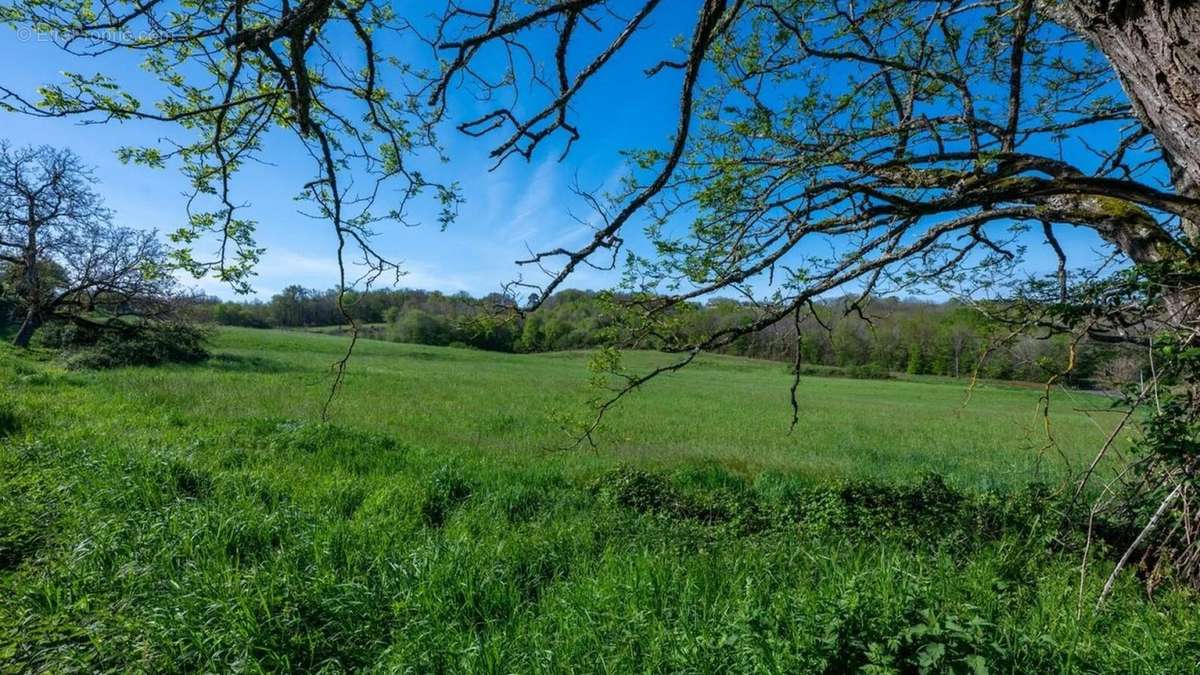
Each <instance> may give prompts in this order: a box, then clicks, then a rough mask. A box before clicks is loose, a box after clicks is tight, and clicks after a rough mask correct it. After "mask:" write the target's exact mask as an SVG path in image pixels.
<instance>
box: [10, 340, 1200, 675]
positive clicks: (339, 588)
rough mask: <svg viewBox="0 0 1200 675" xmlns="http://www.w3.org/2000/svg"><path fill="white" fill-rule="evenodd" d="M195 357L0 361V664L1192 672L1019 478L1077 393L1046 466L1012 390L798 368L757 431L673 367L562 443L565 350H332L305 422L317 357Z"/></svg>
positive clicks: (1091, 437) (705, 378) (1081, 445)
mask: <svg viewBox="0 0 1200 675" xmlns="http://www.w3.org/2000/svg"><path fill="white" fill-rule="evenodd" d="M215 342H216V344H215V354H214V357H213V358H212V359H211V360H210V361H209V362H208V363H205V364H200V365H195V366H171V367H163V368H153V369H121V370H112V371H103V372H65V371H62V370H61V369H59V368H58V367H56V366H55V365H54V362H53V361H52V360H49V356H48V355H42V357H43V358H41V359H40V360H39V359H37V358H31V357H30V356H28V355H23V354H22V355H19V354H17V353H16V352H14V351H12V350H6V351H3V352H0V361H2V363H0V381H2V382H3V384H4V391H5V394H4V398H3V399H0V404H2V407H0V444H2V449H0V672H8V671H12V672H28V671H44V672H63V671H67V670H112V671H130V670H134V671H152V672H161V671H192V670H217V671H223V670H248V671H279V670H302V671H313V670H324V671H327V672H339V671H344V670H355V669H370V670H375V671H379V672H417V673H426V672H505V673H511V672H563V671H584V672H595V671H600V672H614V673H624V672H630V671H640V672H646V671H652V672H856V671H860V670H866V671H868V672H879V673H882V672H984V670H987V671H989V672H993V673H995V672H1022V673H1024V672H1145V673H1161V672H1194V671H1196V670H1197V669H1200V619H1197V617H1196V614H1195V611H1194V602H1195V598H1194V597H1193V596H1192V594H1191V593H1190V592H1188V591H1186V590H1181V589H1175V588H1173V587H1171V585H1170V584H1169V583H1168V584H1167V585H1166V586H1165V587H1164V589H1162V590H1160V592H1159V593H1158V594H1157V595H1156V596H1155V598H1154V599H1153V601H1150V600H1147V599H1146V598H1145V597H1144V593H1143V592H1142V591H1141V587H1140V585H1139V583H1138V582H1137V579H1136V578H1134V577H1133V576H1132V575H1128V576H1127V577H1125V578H1123V579H1122V580H1121V583H1119V584H1118V587H1117V592H1116V593H1115V595H1114V597H1113V598H1112V600H1111V601H1110V603H1109V604H1108V605H1106V608H1105V609H1104V610H1103V611H1101V612H1099V613H1094V612H1093V611H1092V609H1091V605H1092V603H1094V601H1095V597H1096V595H1097V593H1098V592H1099V588H1100V586H1101V585H1102V584H1103V581H1104V578H1105V577H1106V575H1107V573H1108V571H1109V570H1110V569H1111V565H1112V551H1111V550H1110V549H1111V547H1109V546H1107V545H1106V540H1104V539H1100V540H1099V541H1097V542H1096V544H1095V545H1094V546H1093V555H1092V557H1091V559H1090V560H1089V562H1088V563H1087V564H1086V565H1085V566H1083V567H1082V569H1081V567H1080V561H1081V556H1080V550H1081V545H1080V544H1081V538H1082V533H1080V532H1077V531H1068V532H1067V533H1066V534H1065V535H1064V534H1061V533H1060V531H1059V527H1058V526H1059V520H1058V519H1057V518H1056V517H1055V516H1054V513H1055V511H1054V508H1055V506H1056V505H1057V504H1059V502H1058V501H1056V500H1057V498H1056V497H1055V496H1053V495H1052V494H1048V492H1047V490H1045V489H1043V488H1040V487H1038V486H1037V485H1032V484H1033V483H1035V482H1036V483H1045V484H1047V485H1050V486H1054V485H1057V483H1058V481H1059V480H1060V479H1061V477H1062V472H1063V470H1064V469H1063V466H1064V458H1066V459H1067V460H1069V461H1070V462H1072V463H1073V465H1075V466H1078V464H1079V462H1081V461H1082V460H1084V459H1085V458H1088V457H1090V455H1091V453H1092V452H1094V451H1095V449H1096V448H1097V447H1098V446H1099V444H1100V443H1102V442H1103V439H1104V437H1105V435H1106V433H1107V432H1108V430H1109V428H1110V426H1111V425H1112V424H1113V423H1114V422H1115V419H1116V418H1115V417H1114V416H1113V413H1109V412H1104V411H1103V408H1104V406H1105V403H1106V401H1105V399H1103V398H1102V397H1099V396H1096V395H1088V394H1079V393H1075V394H1070V393H1067V392H1063V391H1058V392H1056V393H1055V395H1054V398H1053V402H1052V406H1051V416H1050V421H1051V432H1052V434H1053V437H1054V439H1055V441H1056V444H1055V445H1054V446H1053V447H1052V448H1049V449H1047V436H1046V430H1045V427H1044V422H1043V419H1042V418H1041V416H1040V415H1039V413H1038V406H1037V400H1038V396H1039V393H1040V392H1039V391H1038V390H1037V389H1033V388H1024V387H1016V386H1006V387H1002V386H990V385H985V386H981V387H979V388H978V389H977V390H976V391H975V392H974V394H973V396H972V398H971V401H970V402H969V404H968V405H966V406H965V407H964V406H963V405H962V404H963V398H964V394H965V389H964V385H963V383H945V382H916V381H856V380H843V379H833V378H828V379H825V378H806V379H804V380H803V381H802V383H801V386H800V389H799V394H800V405H801V409H802V415H801V421H800V424H799V425H798V427H797V428H796V430H795V431H794V432H793V433H791V434H789V433H788V422H789V417H790V406H789V403H788V399H787V387H788V385H789V376H788V374H787V370H786V368H785V367H784V366H783V365H781V364H771V363H762V362H753V361H747V360H742V359H734V358H722V357H706V358H704V359H703V360H702V361H701V362H700V363H698V364H696V365H695V366H694V367H691V368H689V369H687V370H685V371H683V372H681V373H678V374H676V375H672V376H669V377H666V378H663V379H662V380H660V381H658V382H656V383H654V384H652V385H650V386H648V387H647V388H645V389H644V390H643V391H641V392H639V393H638V394H637V395H636V396H634V397H632V398H630V399H628V400H627V402H626V403H625V404H624V405H622V406H621V407H620V408H618V409H617V410H616V411H615V412H614V413H613V414H612V416H611V418H609V420H608V423H607V424H606V425H605V427H604V429H603V432H602V433H601V434H600V435H599V436H598V441H599V445H598V447H597V448H595V449H594V450H593V449H575V450H568V449H564V448H566V447H567V446H569V445H570V442H571V438H570V437H569V436H568V435H567V434H565V433H564V432H563V431H562V429H561V428H560V423H559V421H558V420H559V419H560V418H561V417H562V416H563V415H567V416H571V415H580V414H583V413H584V412H585V408H584V401H585V400H586V398H587V397H588V396H589V395H590V394H591V392H589V390H588V388H587V386H586V385H587V380H588V372H587V369H586V367H585V363H586V355H583V354H546V355H528V356H524V355H522V356H517V355H503V354H494V353H484V352H475V351H467V350H457V349H442V348H431V347H418V346H409V345H398V344H391V343H384V342H363V343H360V348H359V350H358V351H357V353H356V355H355V357H354V360H353V362H352V366H351V372H350V374H349V376H348V377H347V380H346V384H345V388H344V390H343V391H342V392H341V394H340V395H339V397H338V398H337V401H336V406H335V410H334V415H333V420H332V424H330V425H321V424H318V423H316V420H317V419H318V417H319V410H320V406H321V403H322V401H323V398H324V394H325V392H326V389H327V387H328V386H329V378H328V374H327V372H328V366H329V364H330V362H331V361H332V360H333V359H334V358H336V356H337V355H338V354H339V353H340V351H341V350H342V349H343V348H344V344H345V342H344V340H342V339H339V338H335V337H329V336H321V335H312V334H302V333H283V332H272V331H253V330H223V331H221V332H220V333H219V334H218V336H217V338H216V341H215ZM626 358H627V362H628V365H630V366H631V367H647V366H649V365H651V364H653V363H656V362H660V360H661V359H662V358H664V357H662V356H661V355H655V354H643V353H634V354H629V355H627V357H626ZM1129 442H1130V439H1123V440H1122V445H1123V446H1127V445H1128V444H1129ZM1110 469H1111V467H1110ZM930 472H933V473H936V474H938V475H939V476H942V477H944V479H945V481H944V482H943V481H942V480H941V479H939V478H935V477H929V476H927V475H926V474H928V473H930ZM1081 584H1082V593H1081Z"/></svg>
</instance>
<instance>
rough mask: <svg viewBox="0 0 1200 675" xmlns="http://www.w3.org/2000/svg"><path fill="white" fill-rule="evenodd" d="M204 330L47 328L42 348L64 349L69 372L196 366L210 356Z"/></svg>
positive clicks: (156, 324) (152, 325)
mask: <svg viewBox="0 0 1200 675" xmlns="http://www.w3.org/2000/svg"><path fill="white" fill-rule="evenodd" d="M208 337H209V333H208V331H207V330H205V329H203V328H201V327H199V326H196V325H193V324H188V323H181V322H174V321H145V322H140V323H119V324H108V325H105V326H91V325H80V324H74V323H64V324H55V325H53V326H50V327H47V329H45V330H44V334H43V335H42V343H43V344H44V345H45V346H48V347H53V348H56V349H61V350H63V352H64V353H66V355H67V358H66V365H67V367H68V368H70V369H72V370H84V369H104V368H120V367H124V366H156V365H160V364H163V363H195V362H198V361H203V360H205V359H207V358H208V357H209V352H208Z"/></svg>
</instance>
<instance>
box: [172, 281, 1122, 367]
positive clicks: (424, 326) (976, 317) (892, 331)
mask: <svg viewBox="0 0 1200 675" xmlns="http://www.w3.org/2000/svg"><path fill="white" fill-rule="evenodd" d="M608 297H609V296H608V295H607V294H605V293H602V292H596V291H585V290H564V291H560V292H558V293H556V294H554V295H553V296H552V297H550V298H549V299H547V300H546V302H545V303H544V305H543V306H542V308H541V309H539V311H537V312H536V313H532V314H528V315H526V316H524V317H522V316H519V315H517V314H516V313H513V312H505V311H498V310H503V309H504V308H507V307H511V301H510V300H508V299H506V298H505V297H504V296H502V295H500V294H491V295H486V296H483V297H474V296H471V295H470V294H467V293H456V294H445V293H442V292H440V291H426V290H416V289H379V290H371V291H369V292H366V293H360V294H357V295H355V296H354V297H353V299H352V300H351V301H350V302H348V303H347V305H348V307H349V310H350V313H351V314H352V315H353V316H354V318H355V319H356V320H358V321H360V322H362V323H363V324H365V326H364V328H363V334H364V335H366V336H368V337H371V338H375V339H383V340H391V341H396V342H406V343H412V344H424V345H434V346H459V347H471V348H476V349H484V350H489V351H499V352H510V353H536V352H548V351H565V350H574V349H592V348H598V347H601V346H603V345H606V344H613V343H614V342H616V343H618V344H623V346H625V347H641V348H659V347H661V346H662V344H661V342H660V341H655V342H653V343H646V342H644V341H643V342H638V343H634V342H632V341H631V340H630V339H629V338H628V337H627V336H623V335H622V325H621V322H620V318H619V317H618V315H616V314H615V313H614V311H613V303H611V302H610V301H608V299H607V298H608ZM845 307H846V301H845V300H840V299H838V300H828V301H825V302H822V303H818V304H814V305H813V306H812V307H811V308H810V310H809V312H808V315H807V316H806V317H804V320H803V321H801V323H800V326H799V331H800V334H801V335H800V338H801V339H800V340H797V339H796V337H797V336H796V331H797V328H796V326H795V325H794V323H792V322H779V323H777V324H775V325H774V326H771V327H769V328H768V329H766V330H764V331H760V332H758V333H752V334H747V335H743V336H741V337H740V338H738V339H737V340H736V341H734V342H733V343H731V344H730V345H728V346H726V347H723V348H722V349H720V350H718V351H719V352H720V353H724V354H731V355H737V356H747V357H752V358H761V359H770V360H776V361H784V362H788V363H794V362H795V361H796V349H797V344H799V345H800V347H799V348H800V352H801V353H800V359H799V360H800V363H801V364H802V367H807V368H808V369H809V370H810V371H811V370H812V369H813V368H814V367H819V368H838V369H842V370H841V372H842V373H843V374H847V375H850V376H853V377H862V378H875V377H887V376H888V374H889V373H897V372H903V373H908V374H911V375H942V376H949V377H970V376H972V375H974V374H975V373H976V369H977V368H978V375H979V376H981V377H986V378H991V379H1001V380H1020V381H1031V382H1042V381H1045V380H1046V379H1047V378H1049V377H1051V376H1054V375H1055V374H1060V373H1062V371H1063V370H1065V369H1066V364H1067V363H1068V362H1069V361H1070V349H1071V343H1070V339H1069V337H1068V336H1065V335H1054V336H1040V335H1035V334H1023V335H1019V336H1016V337H1011V336H1010V332H1011V329H1009V328H1007V327H1005V326H1003V325H1000V324H998V323H996V322H994V321H991V320H989V319H988V318H987V317H985V316H984V315H983V313H981V312H979V311H978V310H977V309H975V308H972V307H969V306H967V305H964V304H962V303H959V302H954V301H949V302H933V301H928V300H922V299H913V298H906V299H901V298H875V299H873V300H871V302H870V303H869V309H868V310H867V311H866V312H864V313H861V314H860V313H858V312H847V311H845ZM196 311H197V312H198V314H199V317H200V318H201V320H205V321H210V322H213V323H216V324H219V325H226V326H242V327H251V328H316V327H327V326H336V325H339V324H344V323H345V319H344V318H343V317H342V315H341V313H340V312H339V310H338V306H337V291H336V289H329V290H318V289H308V288H304V287H302V286H299V285H293V286H288V287H287V288H285V289H283V291H281V292H280V293H278V294H276V295H274V296H273V297H272V298H271V299H270V300H269V301H260V300H252V301H244V302H232V301H221V300H219V299H217V298H211V297H210V298H203V299H201V301H200V303H199V304H198V305H197V309H196ZM758 311H759V310H756V309H755V308H754V307H752V306H750V305H749V304H747V303H743V302H739V301H737V300H733V299H729V298H712V299H709V300H708V301H706V302H703V303H691V304H690V305H688V306H687V307H686V308H685V309H684V310H683V311H682V312H681V317H680V320H679V321H677V322H676V323H675V324H674V325H675V326H677V330H678V331H679V332H680V333H682V334H681V335H679V336H677V337H678V338H679V340H680V341H681V342H686V341H688V339H690V338H691V337H692V336H695V335H708V334H712V333H714V332H717V331H720V330H722V329H726V328H731V327H736V326H740V325H745V324H748V323H750V322H752V321H753V320H754V319H756V318H757V317H758V313H757V312H758ZM1074 361H1075V364H1074V367H1073V368H1071V370H1070V372H1069V373H1066V374H1065V375H1060V377H1061V379H1062V381H1064V382H1066V383H1068V384H1071V385H1072V386H1078V387H1089V388H1111V387H1113V386H1115V385H1114V383H1116V382H1122V381H1124V382H1128V381H1131V380H1130V378H1133V379H1136V377H1137V374H1138V372H1139V370H1140V369H1141V368H1142V367H1143V363H1142V359H1140V358H1139V357H1138V355H1137V354H1134V353H1132V352H1130V351H1129V350H1127V349H1118V348H1116V347H1113V346H1111V345H1107V344H1100V343H1096V342H1091V341H1087V340H1083V341H1081V342H1080V343H1079V344H1078V345H1077V347H1076V354H1075V359H1074Z"/></svg>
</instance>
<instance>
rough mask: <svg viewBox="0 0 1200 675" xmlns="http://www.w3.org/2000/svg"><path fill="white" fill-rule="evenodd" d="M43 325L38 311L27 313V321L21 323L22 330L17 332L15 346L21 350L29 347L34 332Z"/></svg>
mask: <svg viewBox="0 0 1200 675" xmlns="http://www.w3.org/2000/svg"><path fill="white" fill-rule="evenodd" d="M41 325H42V321H41V317H39V316H38V314H37V312H36V311H34V310H33V309H30V310H29V311H28V312H26V313H25V320H24V321H22V322H21V328H20V329H19V330H18V331H17V334H16V336H15V337H13V345H14V346H17V347H21V348H25V347H28V346H29V340H30V339H32V338H33V334H34V332H36V331H37V329H38V328H39V327H41Z"/></svg>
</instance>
